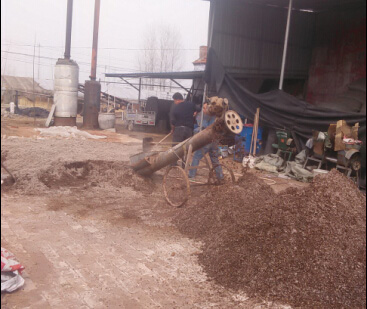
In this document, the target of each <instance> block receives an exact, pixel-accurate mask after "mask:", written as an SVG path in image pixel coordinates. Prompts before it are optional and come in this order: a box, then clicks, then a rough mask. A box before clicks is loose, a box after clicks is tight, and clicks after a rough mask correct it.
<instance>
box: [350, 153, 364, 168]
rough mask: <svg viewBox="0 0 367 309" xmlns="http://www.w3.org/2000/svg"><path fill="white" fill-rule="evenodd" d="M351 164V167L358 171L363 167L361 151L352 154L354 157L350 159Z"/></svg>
mask: <svg viewBox="0 0 367 309" xmlns="http://www.w3.org/2000/svg"><path fill="white" fill-rule="evenodd" d="M349 164H350V165H349V166H350V167H351V169H352V170H353V171H355V172H358V171H360V170H361V169H362V163H361V156H360V154H359V153H356V154H354V155H353V156H352V158H351V159H350V160H349Z"/></svg>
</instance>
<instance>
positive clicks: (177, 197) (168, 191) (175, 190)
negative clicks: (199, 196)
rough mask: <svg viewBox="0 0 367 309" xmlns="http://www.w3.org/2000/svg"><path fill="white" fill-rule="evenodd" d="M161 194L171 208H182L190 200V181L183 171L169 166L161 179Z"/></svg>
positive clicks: (177, 167)
mask: <svg viewBox="0 0 367 309" xmlns="http://www.w3.org/2000/svg"><path fill="white" fill-rule="evenodd" d="M163 192H164V196H165V198H166V201H167V202H168V204H170V205H171V206H173V207H182V206H184V205H185V204H186V203H187V201H188V200H189V198H190V195H191V189H190V181H189V178H188V177H187V174H186V173H185V171H184V169H183V168H181V167H179V166H170V167H169V168H168V169H167V171H166V173H165V175H164V178H163Z"/></svg>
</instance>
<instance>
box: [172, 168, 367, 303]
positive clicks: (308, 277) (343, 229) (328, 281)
mask: <svg viewBox="0 0 367 309" xmlns="http://www.w3.org/2000/svg"><path fill="white" fill-rule="evenodd" d="M365 205H366V197H365V195H363V194H362V193H361V192H360V191H359V190H358V189H357V188H356V186H355V185H354V184H353V183H352V182H351V181H350V180H349V179H347V178H346V177H344V176H343V175H342V174H340V173H339V172H337V171H332V172H331V173H330V174H329V175H326V176H318V177H316V178H315V180H314V182H313V183H312V184H311V185H310V186H309V187H307V188H306V189H302V190H299V189H298V190H297V189H289V190H288V191H286V192H284V193H281V194H279V195H275V194H274V193H273V192H272V190H271V189H270V187H269V186H267V185H266V184H264V183H262V182H261V180H259V179H257V178H256V176H255V175H251V174H247V175H245V177H244V179H243V180H242V181H241V182H240V183H239V185H238V186H235V187H227V188H225V189H224V191H223V190H221V191H217V190H214V191H212V192H210V193H209V195H208V197H206V198H205V199H203V200H202V201H201V203H200V202H199V203H198V204H197V205H191V206H190V207H187V208H186V209H183V210H182V213H180V214H179V215H178V216H177V218H176V219H175V221H176V224H177V225H178V227H179V229H180V230H181V231H182V232H183V233H185V234H186V235H189V236H191V237H195V238H198V239H201V240H203V243H204V246H203V253H202V254H200V256H199V260H200V262H201V264H202V265H203V267H204V269H205V271H206V272H207V274H208V276H209V277H210V278H211V279H214V280H215V281H216V282H217V283H219V284H222V285H224V286H226V287H229V288H233V289H236V290H244V291H245V292H247V293H248V295H249V296H253V297H260V298H262V299H264V298H266V299H268V300H271V301H279V302H281V303H286V304H291V305H293V306H296V307H302V308H362V307H365V306H366V208H365V207H366V206H365Z"/></svg>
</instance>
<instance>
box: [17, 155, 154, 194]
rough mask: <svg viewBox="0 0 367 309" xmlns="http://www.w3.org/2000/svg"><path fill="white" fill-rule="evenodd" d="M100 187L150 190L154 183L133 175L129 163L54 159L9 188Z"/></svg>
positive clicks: (31, 190) (29, 190)
mask: <svg viewBox="0 0 367 309" xmlns="http://www.w3.org/2000/svg"><path fill="white" fill-rule="evenodd" d="M93 187H100V188H104V189H110V190H117V189H118V188H122V187H129V188H133V189H134V190H135V191H139V192H143V193H152V192H153V190H154V188H155V184H154V183H153V181H152V180H151V179H146V178H143V177H140V176H138V175H136V174H135V173H134V172H133V170H132V169H131V168H130V167H129V165H128V163H123V162H113V161H98V160H86V161H71V162H63V161H58V162H55V163H54V164H53V165H52V166H51V167H48V168H45V169H43V170H41V171H39V172H38V173H37V174H36V175H33V176H30V175H26V176H24V177H22V178H18V179H17V182H16V184H15V185H14V187H13V188H12V189H13V190H17V191H20V192H23V193H27V194H32V193H33V194H39V193H41V192H42V193H47V192H51V191H50V189H51V190H63V189H66V190H68V189H73V188H74V189H88V188H93Z"/></svg>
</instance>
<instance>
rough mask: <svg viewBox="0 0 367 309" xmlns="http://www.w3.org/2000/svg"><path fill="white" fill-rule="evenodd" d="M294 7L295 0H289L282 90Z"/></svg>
mask: <svg viewBox="0 0 367 309" xmlns="http://www.w3.org/2000/svg"><path fill="white" fill-rule="evenodd" d="M292 9H293V0H289V7H288V18H287V28H286V31H285V40H284V51H283V60H282V70H281V73H280V82H279V89H280V90H283V84H284V76H285V65H286V62H287V52H288V40H289V30H290V27H291V17H292Z"/></svg>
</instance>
